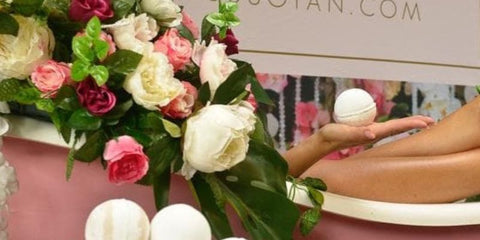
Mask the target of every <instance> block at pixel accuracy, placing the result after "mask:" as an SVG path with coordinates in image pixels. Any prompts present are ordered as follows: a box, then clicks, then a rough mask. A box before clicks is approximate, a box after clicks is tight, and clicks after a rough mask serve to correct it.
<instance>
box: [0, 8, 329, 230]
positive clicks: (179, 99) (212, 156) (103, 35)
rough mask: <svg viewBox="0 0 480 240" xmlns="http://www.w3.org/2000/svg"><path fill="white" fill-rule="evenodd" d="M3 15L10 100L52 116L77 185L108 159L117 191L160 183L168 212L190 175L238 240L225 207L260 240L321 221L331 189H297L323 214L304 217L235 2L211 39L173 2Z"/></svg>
mask: <svg viewBox="0 0 480 240" xmlns="http://www.w3.org/2000/svg"><path fill="white" fill-rule="evenodd" d="M0 6H1V8H0V66H1V67H0V80H1V81H0V101H9V102H17V103H20V104H33V105H34V106H36V108H38V109H40V110H42V111H45V112H47V113H48V114H49V116H50V118H51V121H52V122H53V124H54V125H55V127H56V128H57V130H58V131H59V133H60V134H61V136H62V137H63V139H64V140H65V141H66V142H67V143H70V144H71V150H70V152H69V154H68V156H67V164H66V165H67V167H66V178H67V179H69V178H70V177H71V174H72V169H73V165H74V162H75V161H81V162H93V161H95V160H97V159H100V162H101V163H102V164H103V165H104V166H105V168H106V170H107V173H108V180H109V181H111V182H112V183H115V184H119V185H120V184H125V183H139V184H144V185H150V186H152V188H153V193H154V196H155V202H156V206H157V208H158V209H161V208H162V207H164V206H166V205H167V204H168V192H169V187H170V175H171V174H172V173H180V174H181V175H183V176H185V178H186V179H187V180H188V181H189V183H190V185H191V186H192V187H191V189H192V191H193V192H194V194H195V196H196V197H197V200H198V202H199V204H200V206H201V209H202V212H203V214H204V215H205V216H206V217H207V219H208V220H209V223H210V225H211V227H212V229H213V234H214V235H215V236H216V238H217V239H222V238H225V237H230V236H233V234H232V230H231V227H230V225H229V221H228V218H227V215H226V213H225V206H226V204H229V205H231V206H232V207H233V208H234V209H235V211H236V213H237V214H238V216H239V217H240V219H241V220H242V222H243V224H244V227H245V228H246V230H247V231H248V232H249V233H250V235H251V238H252V239H291V236H292V232H293V229H294V227H295V225H296V224H297V222H298V221H299V219H301V220H300V225H301V230H302V232H303V233H308V232H309V231H310V230H311V229H312V228H313V226H314V225H315V223H316V222H317V221H318V220H319V218H320V207H321V205H322V203H323V197H322V196H321V194H320V193H319V192H317V191H316V190H315V189H323V190H325V185H324V184H323V183H322V182H321V181H320V180H316V179H310V178H309V179H305V180H295V179H293V180H292V181H293V182H294V183H295V184H297V183H302V184H304V185H306V186H307V188H303V189H304V190H305V191H308V192H309V193H310V195H311V197H312V199H313V201H314V203H315V206H317V207H315V208H314V209H312V210H308V211H306V212H305V213H304V214H303V215H302V216H301V217H300V213H299V210H298V209H297V207H296V206H295V204H294V203H293V202H292V201H291V200H290V199H289V198H288V197H287V188H286V184H285V181H286V179H287V172H288V166H287V164H286V162H285V160H284V159H283V158H282V157H281V155H280V154H278V153H277V152H276V151H275V149H274V148H273V147H272V141H271V138H270V136H269V135H268V132H267V131H266V124H265V115H264V114H263V113H262V111H261V109H260V108H257V109H256V107H257V106H262V105H271V104H272V102H271V101H270V99H269V98H268V95H267V94H266V93H265V91H264V89H262V87H261V85H260V84H259V82H258V80H257V79H256V75H255V71H254V69H253V68H252V66H251V65H250V64H248V63H246V62H243V61H239V60H233V59H230V58H229V55H231V54H235V53H237V52H238V48H237V47H236V44H237V43H238V41H237V39H236V38H235V36H234V34H233V31H232V29H231V27H233V26H236V25H238V24H239V19H238V18H237V17H236V16H235V12H236V10H237V5H236V4H235V3H232V2H227V3H222V2H221V1H219V11H218V12H214V13H210V14H208V15H207V16H206V17H205V18H204V20H203V22H202V24H201V25H202V29H201V31H200V30H199V29H198V28H197V27H196V25H195V23H194V22H193V21H192V20H191V19H190V17H189V16H188V15H187V14H186V12H185V11H184V10H183V9H182V8H181V7H180V6H178V5H177V4H175V3H174V2H173V1H172V0H141V1H140V0H71V1H70V0H13V1H12V0H9V1H5V0H3V1H2V0H0ZM252 103H253V104H252ZM295 184H294V185H295Z"/></svg>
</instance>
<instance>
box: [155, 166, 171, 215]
mask: <svg viewBox="0 0 480 240" xmlns="http://www.w3.org/2000/svg"><path fill="white" fill-rule="evenodd" d="M169 190H170V169H166V170H164V171H163V172H162V173H159V174H155V175H154V176H153V196H154V197H155V207H156V208H157V210H158V211H159V210H161V209H162V208H164V207H166V206H167V205H168V198H169V193H170V192H169Z"/></svg>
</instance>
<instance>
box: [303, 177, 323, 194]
mask: <svg viewBox="0 0 480 240" xmlns="http://www.w3.org/2000/svg"><path fill="white" fill-rule="evenodd" d="M301 183H302V184H303V185H305V186H308V187H312V188H314V189H317V190H321V191H327V185H326V184H325V182H323V181H322V180H321V179H318V178H311V177H306V178H305V179H303V180H302V181H301Z"/></svg>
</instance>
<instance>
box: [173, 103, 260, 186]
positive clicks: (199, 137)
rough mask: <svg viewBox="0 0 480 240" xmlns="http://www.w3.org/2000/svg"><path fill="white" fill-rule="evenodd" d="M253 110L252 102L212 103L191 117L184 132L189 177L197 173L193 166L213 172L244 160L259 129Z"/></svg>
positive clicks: (186, 167)
mask: <svg viewBox="0 0 480 240" xmlns="http://www.w3.org/2000/svg"><path fill="white" fill-rule="evenodd" d="M253 110H254V109H253V107H252V105H250V104H249V103H248V102H241V103H240V104H238V105H210V106H207V107H205V108H203V109H201V110H200V111H199V112H198V113H197V114H196V115H194V116H192V117H190V118H189V119H188V120H187V128H186V131H185V135H184V143H183V160H184V161H185V164H184V169H182V174H183V175H185V176H186V177H187V178H189V177H192V176H193V174H192V173H193V172H192V171H190V170H191V169H192V168H193V169H195V170H198V171H201V172H206V173H211V172H218V171H224V170H227V169H229V168H231V167H233V166H235V165H237V164H238V163H240V162H242V161H243V160H244V159H245V157H246V154H247V150H248V142H249V140H250V138H249V136H248V135H249V133H251V132H252V131H253V130H254V129H255V121H256V118H255V115H254V113H253ZM187 175H188V176H187Z"/></svg>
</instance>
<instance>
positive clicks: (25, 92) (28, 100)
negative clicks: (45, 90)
mask: <svg viewBox="0 0 480 240" xmlns="http://www.w3.org/2000/svg"><path fill="white" fill-rule="evenodd" d="M39 99H40V92H39V91H38V89H36V88H34V87H30V88H23V89H21V90H20V91H19V92H18V93H17V94H16V95H15V101H17V102H18V103H20V104H33V103H35V101H37V100H39Z"/></svg>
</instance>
